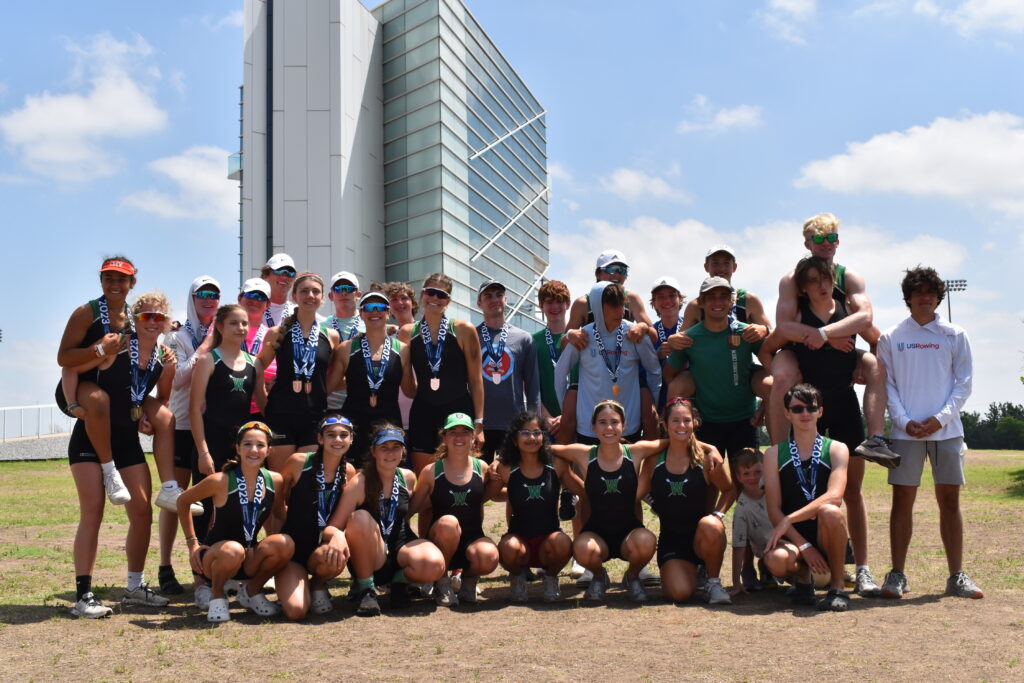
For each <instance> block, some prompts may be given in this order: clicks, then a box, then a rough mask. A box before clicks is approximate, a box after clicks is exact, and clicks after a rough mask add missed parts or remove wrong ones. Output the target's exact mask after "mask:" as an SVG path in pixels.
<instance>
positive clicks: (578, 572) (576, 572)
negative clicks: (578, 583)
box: [569, 560, 587, 579]
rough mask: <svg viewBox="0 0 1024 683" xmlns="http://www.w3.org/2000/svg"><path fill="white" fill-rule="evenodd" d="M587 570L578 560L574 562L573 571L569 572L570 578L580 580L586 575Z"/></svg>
mask: <svg viewBox="0 0 1024 683" xmlns="http://www.w3.org/2000/svg"><path fill="white" fill-rule="evenodd" d="M586 572H587V568H586V567H584V566H583V565H582V564H580V563H579V562H577V561H576V560H573V561H572V569H570V570H569V576H570V577H571V578H574V579H579V578H580V577H581V576H583V575H584V574H586Z"/></svg>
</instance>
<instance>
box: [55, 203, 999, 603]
mask: <svg viewBox="0 0 1024 683" xmlns="http://www.w3.org/2000/svg"><path fill="white" fill-rule="evenodd" d="M839 225H840V223H839V220H838V219H837V218H836V217H835V216H833V215H832V214H828V213H823V214H819V215H816V216H814V217H812V218H810V219H808V220H807V221H806V222H805V223H804V224H803V231H802V235H799V236H798V235H796V234H794V235H793V239H794V241H795V240H797V239H801V240H802V241H803V244H804V246H805V247H806V249H807V251H808V254H807V255H806V256H805V257H803V258H801V259H800V260H799V262H797V263H795V264H786V265H783V266H782V267H781V268H782V269H785V268H786V267H787V266H788V267H789V271H788V272H779V274H778V275H779V277H780V280H779V289H778V303H777V306H776V310H775V311H774V315H773V316H770V315H769V314H768V312H767V311H765V308H764V305H763V304H762V299H761V298H760V297H759V296H757V294H755V293H753V292H750V291H747V290H745V289H743V288H740V287H739V286H737V285H738V282H734V275H736V273H737V265H738V264H737V261H736V254H735V252H734V251H733V249H732V248H731V247H730V246H728V245H725V244H718V245H704V248H702V249H701V251H700V253H703V254H704V264H703V265H704V270H705V271H706V276H707V277H706V278H705V279H704V280H703V281H702V282H699V283H698V282H693V283H685V285H682V284H680V283H679V282H678V281H677V279H676V278H675V277H673V276H672V275H671V274H659V273H636V272H635V271H633V270H632V269H631V268H630V262H629V259H628V258H627V254H626V253H623V252H622V251H619V250H618V249H614V248H613V249H609V250H607V251H605V252H603V253H601V254H600V255H598V256H597V259H596V263H595V269H594V280H595V282H594V283H593V286H592V287H591V288H590V289H589V291H586V292H574V293H570V291H569V289H568V287H567V286H566V285H565V284H564V283H562V282H560V281H557V280H545V281H543V282H542V284H541V285H540V287H539V289H537V290H536V291H535V292H532V293H531V294H530V295H529V296H530V298H531V300H535V301H536V306H537V310H538V311H540V312H542V313H543V317H544V320H545V327H543V329H541V330H539V331H537V332H534V333H532V334H531V333H529V332H527V331H524V330H522V329H519V328H518V327H515V326H513V325H511V324H510V322H509V320H508V318H509V317H511V315H512V313H511V312H510V309H509V301H508V298H507V296H506V287H505V285H504V284H502V282H501V281H500V280H497V279H485V280H484V281H483V282H482V283H480V285H479V287H478V290H477V298H476V302H475V303H476V306H477V308H478V309H479V311H480V312H481V313H482V317H483V322H482V323H481V324H480V325H477V326H474V325H473V324H472V323H471V322H467V321H464V320H455V319H453V318H450V317H449V315H448V313H447V309H448V307H449V304H450V302H451V300H452V295H453V282H452V280H451V278H449V277H448V276H446V275H445V274H443V273H434V274H431V275H428V276H427V277H426V278H425V279H424V280H423V281H422V283H417V284H418V285H419V287H418V289H414V288H413V287H411V286H410V285H409V284H407V283H404V282H384V283H366V282H360V281H359V279H358V277H357V276H356V275H355V274H353V273H351V272H347V271H341V272H338V273H335V274H334V275H333V276H331V277H330V278H329V279H328V278H326V277H325V276H324V275H325V274H318V273H312V272H303V269H302V268H301V265H302V264H296V262H295V261H294V260H293V259H292V257H290V256H289V255H287V254H283V253H280V254H275V255H273V256H272V257H271V258H270V259H269V260H268V261H267V262H266V265H265V266H264V267H263V269H262V272H261V276H260V277H256V278H252V279H249V280H246V281H245V282H244V284H243V285H242V287H241V291H240V292H236V290H235V288H234V287H224V286H222V284H221V282H220V281H218V280H217V279H214V278H213V277H210V276H208V275H202V276H199V277H196V278H195V279H194V280H192V282H191V285H190V286H189V289H188V299H187V311H185V312H183V313H178V312H174V311H171V310H170V305H169V301H168V299H167V297H166V296H165V295H164V294H162V293H161V292H160V291H159V290H156V289H152V288H150V286H149V285H148V283H145V280H144V267H137V265H136V264H135V263H133V262H132V261H131V260H130V259H129V258H127V257H125V256H122V255H118V256H112V257H110V258H107V259H106V260H104V261H103V262H102V264H101V266H100V269H99V284H100V287H101V290H102V295H101V296H99V297H98V298H96V299H94V300H91V301H89V302H87V303H85V304H83V305H82V306H80V307H78V308H77V309H75V310H74V311H73V312H72V313H71V316H70V318H69V320H68V322H67V326H66V328H65V331H64V335H63V338H62V339H61V342H60V349H59V352H58V358H57V361H58V364H59V365H60V367H61V380H60V383H59V385H58V387H57V390H56V399H57V402H58V404H59V405H60V406H61V408H62V409H63V410H65V412H67V413H68V414H69V415H71V416H72V417H74V418H76V422H75V425H74V429H73V432H72V436H71V440H70V444H69V446H68V460H69V463H70V470H71V474H72V477H73V479H74V482H75V486H76V490H77V493H78V500H79V507H80V519H79V524H78V528H77V532H76V534H75V539H74V548H73V564H74V574H75V583H76V598H75V600H76V601H75V604H74V605H73V607H72V608H71V612H72V614H74V615H76V616H79V617H87V618H97V617H105V616H108V615H110V614H111V613H112V609H111V608H110V607H109V606H108V605H105V604H103V602H101V601H100V600H99V599H98V598H97V597H96V596H95V595H94V593H93V590H92V577H93V570H94V566H95V564H96V558H97V552H98V547H99V535H100V530H101V526H102V521H103V514H104V508H105V506H106V504H107V501H108V500H109V502H110V503H111V504H114V505H124V506H125V510H126V513H127V518H128V531H127V538H126V539H125V554H126V556H127V579H126V586H125V588H124V593H123V597H122V599H121V603H122V605H125V606H131V605H136V606H147V607H155V608H160V607H164V606H166V605H168V604H169V602H170V601H171V600H174V599H176V598H175V596H178V595H183V594H185V593H186V590H187V589H188V585H189V584H191V589H192V592H193V594H194V602H195V605H196V606H197V607H198V608H199V609H200V610H202V611H203V612H205V614H206V618H207V619H208V620H209V621H211V622H224V621H228V620H229V619H230V618H231V601H232V599H233V600H235V601H237V604H238V605H239V606H240V607H241V608H245V609H248V610H250V611H252V612H254V613H256V614H258V615H261V616H264V617H274V615H279V614H280V615H281V617H279V618H284V619H288V620H300V619H303V618H305V617H306V616H307V615H309V614H310V613H312V614H328V613H330V612H332V611H334V610H338V611H339V612H340V611H349V612H351V611H354V612H355V613H356V614H358V615H361V616H374V615H379V614H380V613H381V605H382V603H383V605H384V607H385V608H386V609H387V610H389V611H391V610H396V611H397V610H402V609H403V608H408V607H409V606H410V605H411V604H413V603H414V602H415V601H422V600H430V601H433V602H434V603H436V604H437V605H438V606H441V607H454V606H457V605H460V604H461V605H466V604H470V605H471V604H475V603H477V602H478V601H480V600H482V599H483V598H482V596H481V591H480V589H479V587H478V582H479V579H480V577H485V576H488V575H490V574H492V573H494V572H496V571H498V569H499V565H500V568H501V569H502V570H503V571H504V572H507V574H508V590H507V592H504V591H503V592H500V593H498V595H499V596H500V597H489V599H490V600H503V599H508V600H511V601H512V602H526V601H528V600H538V601H539V600H543V601H545V602H556V601H560V600H562V599H563V596H562V588H563V587H564V583H561V582H564V581H569V580H572V581H573V582H574V583H576V584H577V585H579V586H581V587H585V591H584V592H583V594H582V600H583V601H584V602H592V603H601V602H604V601H605V600H606V594H607V592H608V591H609V590H615V591H622V592H623V593H624V594H625V596H626V597H627V598H628V599H629V600H631V601H633V602H636V603H644V602H647V601H648V600H649V599H650V598H649V595H648V589H649V588H650V587H651V586H653V585H660V589H661V590H660V593H661V595H662V596H663V597H664V599H665V600H668V601H672V602H686V601H689V600H698V599H699V600H703V601H706V602H707V603H709V604H711V605H729V604H731V603H732V602H733V601H734V600H742V599H743V595H744V594H746V593H749V592H751V591H758V590H762V589H764V588H768V587H770V588H772V589H773V590H778V591H779V592H780V594H781V593H782V592H785V593H786V594H787V595H788V600H790V601H791V602H792V604H794V605H806V606H808V607H809V608H810V609H814V608H817V609H819V610H828V611H844V610H846V609H848V608H849V605H850V600H851V597H850V593H855V594H857V595H858V596H860V597H859V598H858V599H874V598H879V599H884V598H889V599H894V598H900V597H902V596H903V595H904V594H905V593H907V592H908V591H909V584H908V573H909V570H911V569H913V568H912V567H910V568H908V567H907V566H906V559H907V554H908V548H909V545H910V541H911V535H912V528H913V509H914V503H915V499H916V495H917V490H918V487H919V486H920V484H921V479H922V472H923V469H924V463H925V460H928V461H929V464H930V468H931V474H932V478H933V480H934V483H935V490H934V493H935V498H936V501H937V504H938V509H939V519H940V527H941V531H942V533H941V540H942V544H943V548H944V550H945V555H946V559H947V563H948V567H949V578H948V580H947V582H946V585H945V592H946V593H947V594H949V595H956V596H960V597H966V598H981V597H982V596H983V593H982V591H981V589H979V588H978V586H977V585H975V584H974V582H973V581H972V580H971V579H970V578H969V577H968V575H967V574H966V573H965V572H964V571H963V569H964V568H963V566H962V555H963V550H962V549H963V520H962V516H961V512H960V501H959V495H960V489H961V487H962V486H963V485H964V483H965V482H964V458H965V454H966V447H965V445H964V439H963V434H964V432H963V426H962V424H961V420H960V409H961V408H962V406H963V405H964V403H965V401H966V400H967V398H968V396H969V395H970V391H971V375H972V359H971V349H970V344H969V341H968V337H967V334H966V333H965V332H964V330H963V329H962V328H960V327H958V326H956V325H953V324H952V323H950V322H948V321H946V320H944V319H943V318H942V317H941V316H940V315H939V314H938V313H937V309H938V307H939V304H940V303H941V302H942V301H943V298H944V296H945V283H944V281H943V280H942V279H941V277H940V275H939V274H938V273H936V271H935V270H934V269H932V268H929V267H927V266H922V265H913V264H907V269H906V271H905V273H904V275H903V280H902V298H903V300H904V302H905V303H906V306H907V311H908V315H907V317H906V318H905V319H903V320H901V321H898V320H890V321H885V326H887V329H885V330H884V331H883V330H882V329H881V327H882V325H881V321H877V320H875V319H874V317H873V312H872V306H871V301H870V300H869V298H868V296H867V294H866V283H865V282H864V279H863V278H862V277H861V276H860V275H859V274H858V273H857V272H856V268H855V267H853V268H848V267H845V266H843V265H840V264H839V263H837V262H836V258H835V256H836V251H837V248H838V247H839V244H840V240H839V235H840V232H839ZM609 246H614V245H609ZM631 248H635V247H631ZM588 258H590V257H588ZM698 258H699V254H698ZM140 265H142V266H144V264H140ZM740 275H742V271H740ZM638 280H639V281H640V282H639V283H638V282H637V281H638ZM648 282H652V284H651V285H650V287H648V286H647V285H646V283H648ZM627 283H628V284H627ZM184 286H185V285H184V283H182V284H181V287H182V289H184ZM874 286H876V287H878V286H882V285H881V284H880V283H874ZM133 290H135V291H133ZM139 292H144V293H139ZM513 303H515V302H513ZM327 306H330V307H332V308H333V314H332V315H330V316H329V317H326V318H325V317H323V316H322V315H320V311H321V309H324V308H326V307H327ZM175 317H177V319H178V320H180V323H179V322H173V321H174V319H175ZM857 337H860V338H861V339H862V340H863V341H864V342H865V344H864V345H862V348H857V346H856V344H855V342H856V338H857ZM858 384H860V385H863V396H862V398H861V397H859V396H858V394H857V392H856V391H855V388H854V387H855V386H856V385H858ZM886 415H888V420H887V419H886ZM762 426H763V427H764V428H765V430H766V431H767V434H768V437H769V439H770V443H771V444H774V445H771V446H769V447H767V448H764V449H763V450H762V448H761V447H759V445H758V444H759V433H760V428H761V427H762ZM140 433H142V434H146V435H150V436H151V437H152V452H153V461H154V464H155V469H156V472H157V474H158V476H159V479H160V482H159V483H158V484H156V485H155V486H154V484H153V482H152V480H151V468H150V464H149V462H148V461H147V459H146V455H145V453H144V451H143V447H142V443H141V442H140V437H139V435H140ZM886 433H888V436H886ZM868 462H871V463H875V464H877V465H880V466H883V467H885V468H887V474H888V483H889V484H890V486H891V489H892V505H891V510H889V528H888V530H887V531H888V533H889V538H890V545H891V558H886V560H885V562H886V563H888V564H889V565H890V566H891V569H890V570H889V571H888V572H886V573H885V575H884V577H883V576H882V575H881V574H880V575H879V579H880V580H876V578H875V576H874V575H873V574H872V571H871V568H870V566H869V558H868V536H869V533H870V534H875V535H877V534H884V533H886V529H884V528H883V529H879V528H872V529H869V528H868V527H869V525H868V513H867V509H866V506H865V502H864V497H863V495H862V491H861V485H862V481H863V479H864V471H865V467H866V466H868V465H866V463H868ZM154 489H155V491H156V493H155V494H154V493H153V491H154ZM487 501H495V502H497V503H500V504H503V508H504V515H503V518H504V521H503V522H502V523H500V524H499V527H500V528H501V530H502V533H501V534H500V535H499V534H498V533H494V532H493V529H494V524H493V523H492V521H489V522H488V526H489V527H490V528H491V529H492V533H491V534H490V535H489V534H488V533H487V532H485V523H484V509H485V507H484V506H485V503H486V502H487ZM154 506H155V508H156V513H157V515H158V519H157V525H156V529H157V535H158V542H157V545H158V547H159V550H158V552H159V564H158V571H157V582H156V583H158V584H159V586H158V587H156V586H152V587H151V586H150V584H149V583H147V581H146V577H145V574H144V571H145V569H146V565H147V556H148V555H149V551H150V545H151V533H152V529H153V514H154ZM730 510H732V515H731V518H730V520H729V521H730V523H729V525H728V528H727V524H726V516H727V513H729V512H730ZM569 520H571V533H566V532H565V531H563V522H566V521H569ZM179 528H180V530H181V532H182V533H181V535H179V534H178V531H179ZM565 528H566V529H567V530H568V528H569V527H568V525H567V526H566V527H565ZM178 543H183V544H184V546H185V547H186V548H187V553H188V560H189V565H190V566H189V567H180V566H179V567H177V568H175V567H174V566H173V562H172V555H174V550H175V547H176V544H178ZM729 546H731V567H732V572H731V577H722V575H721V574H722V569H723V564H724V559H725V554H726V550H727V548H728V547H729ZM179 547H180V546H179ZM615 558H618V559H621V560H622V561H623V562H624V563H625V565H626V569H625V572H624V573H623V574H622V575H621V576H618V575H616V576H614V577H612V576H610V575H609V572H608V570H607V569H606V564H607V563H608V562H609V561H610V560H612V559H615ZM176 569H177V574H176ZM188 573H191V577H189V579H188V580H187V581H185V580H184V579H183V581H179V579H178V576H179V575H182V574H188ZM343 575H345V576H347V577H350V578H351V587H350V590H349V595H348V601H350V603H351V607H348V606H347V605H348V604H349V602H347V601H346V600H345V598H344V597H343V596H340V595H339V596H334V597H332V595H331V593H330V592H329V591H328V586H329V584H330V583H331V581H332V580H333V579H335V578H337V577H340V576H343ZM532 582H537V583H538V585H537V590H535V591H531V589H530V584H531V583H532ZM182 583H185V584H186V586H183V585H182ZM847 588H850V589H851V591H850V592H849V593H848V592H847ZM938 589H940V587H938V586H936V587H925V590H926V591H934V590H938ZM177 599H179V600H180V599H181V598H177ZM343 605H346V606H343Z"/></svg>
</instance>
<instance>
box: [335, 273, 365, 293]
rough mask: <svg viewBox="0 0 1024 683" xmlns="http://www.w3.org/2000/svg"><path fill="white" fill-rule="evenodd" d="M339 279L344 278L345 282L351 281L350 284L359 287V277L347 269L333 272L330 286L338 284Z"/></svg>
mask: <svg viewBox="0 0 1024 683" xmlns="http://www.w3.org/2000/svg"><path fill="white" fill-rule="evenodd" d="M339 280H345V281H346V282H351V283H352V284H354V285H355V286H356V289H359V278H357V277H356V276H355V275H353V274H352V273H350V272H348V271H347V270H340V271H338V272H337V273H335V274H334V277H332V278H331V287H333V286H334V285H336V284H338V281H339Z"/></svg>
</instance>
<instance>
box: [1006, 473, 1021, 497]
mask: <svg viewBox="0 0 1024 683" xmlns="http://www.w3.org/2000/svg"><path fill="white" fill-rule="evenodd" d="M1010 480H1011V481H1013V482H1014V483H1013V484H1011V485H1010V486H1009V487H1008V488H1007V489H1006V495H1008V496H1010V497H1011V498H1024V470H1014V471H1012V472H1010Z"/></svg>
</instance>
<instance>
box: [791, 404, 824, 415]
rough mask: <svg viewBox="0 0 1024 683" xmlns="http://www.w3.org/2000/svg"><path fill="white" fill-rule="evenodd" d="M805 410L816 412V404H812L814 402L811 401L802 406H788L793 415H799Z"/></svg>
mask: <svg viewBox="0 0 1024 683" xmlns="http://www.w3.org/2000/svg"><path fill="white" fill-rule="evenodd" d="M805 410H806V411H807V412H808V413H816V412H818V406H816V405H814V404H813V403H812V404H811V405H809V406H803V405H792V406H790V407H789V412H791V413H793V414H794V415H800V414H801V413H803V412H804V411H805Z"/></svg>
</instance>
